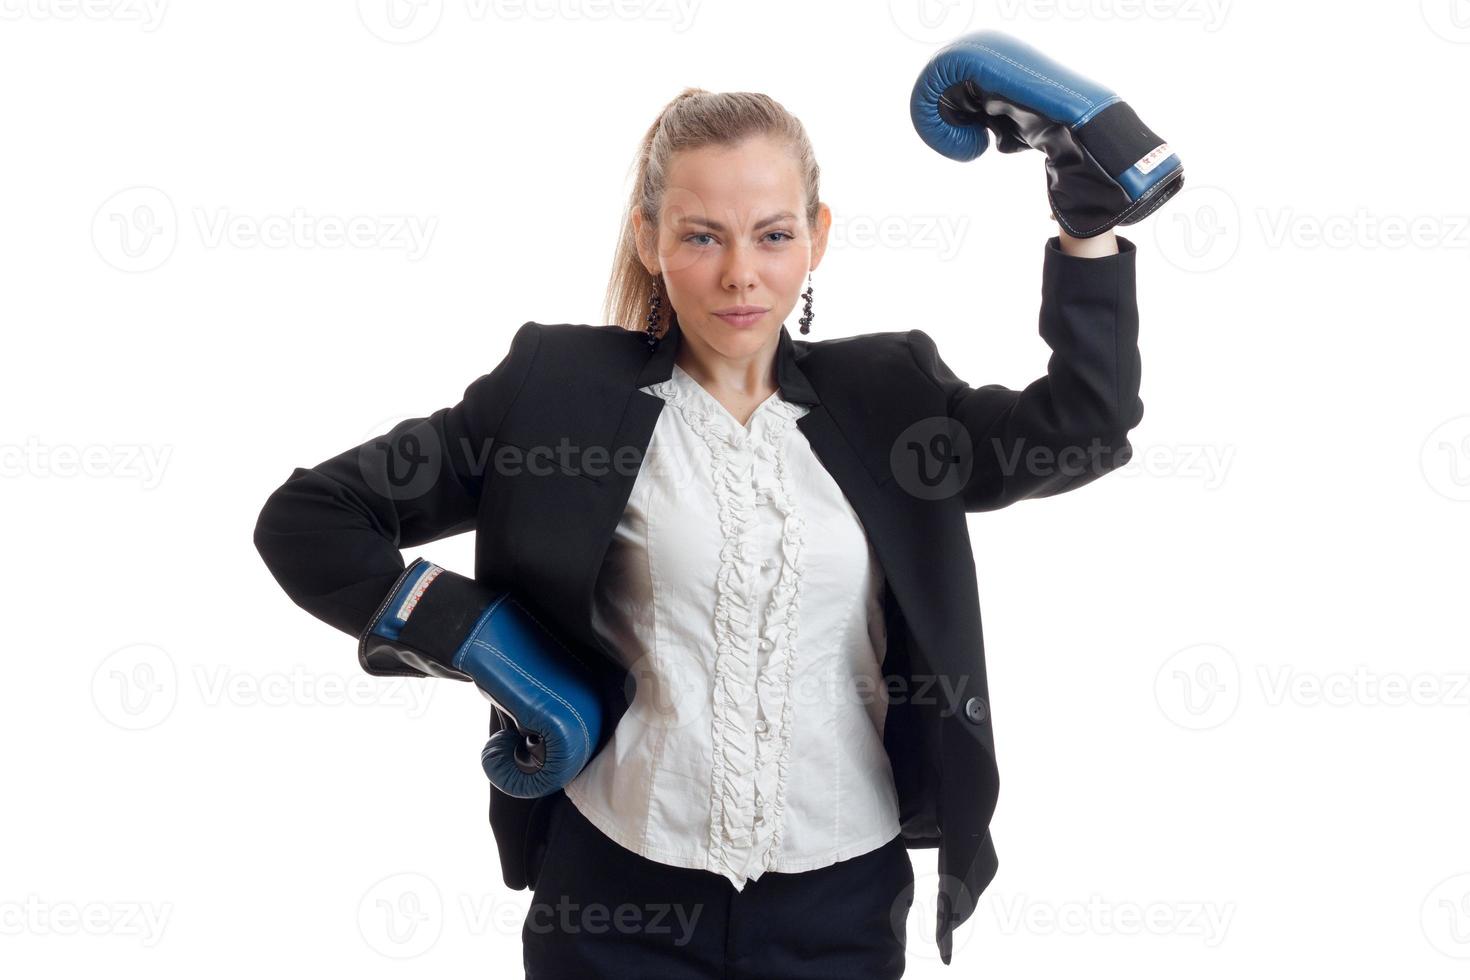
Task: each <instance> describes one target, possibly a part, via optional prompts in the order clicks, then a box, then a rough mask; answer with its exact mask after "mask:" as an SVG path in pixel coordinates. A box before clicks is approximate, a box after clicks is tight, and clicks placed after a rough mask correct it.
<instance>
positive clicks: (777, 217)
mask: <svg viewBox="0 0 1470 980" xmlns="http://www.w3.org/2000/svg"><path fill="white" fill-rule="evenodd" d="M679 220H680V222H681V223H682V224H686V225H687V224H701V225H704V226H705V227H706V228H713V229H714V230H715V231H721V232H722V231H724V230H725V226H724V225H722V224H720V223H719V222H718V221H711V220H710V219H709V218H701V217H698V216H696V215H686V216H684V217H683V218H681V219H679ZM795 220H796V215H794V214H792V213H791V212H790V211H782V212H781V213H780V214H773V215H771V216H770V217H767V218H762V219H761V220H760V221H758V222H756V227H757V228H764V227H765V226H766V225H774V224H775V223H776V222H778V221H795Z"/></svg>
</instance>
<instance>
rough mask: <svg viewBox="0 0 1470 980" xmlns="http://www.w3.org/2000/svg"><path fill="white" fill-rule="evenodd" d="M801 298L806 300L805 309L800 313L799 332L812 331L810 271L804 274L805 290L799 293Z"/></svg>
mask: <svg viewBox="0 0 1470 980" xmlns="http://www.w3.org/2000/svg"><path fill="white" fill-rule="evenodd" d="M801 298H802V299H804V300H806V309H805V310H804V311H803V312H802V314H801V332H802V333H811V332H812V274H811V273H810V272H808V273H807V274H806V292H804V293H802V294H801Z"/></svg>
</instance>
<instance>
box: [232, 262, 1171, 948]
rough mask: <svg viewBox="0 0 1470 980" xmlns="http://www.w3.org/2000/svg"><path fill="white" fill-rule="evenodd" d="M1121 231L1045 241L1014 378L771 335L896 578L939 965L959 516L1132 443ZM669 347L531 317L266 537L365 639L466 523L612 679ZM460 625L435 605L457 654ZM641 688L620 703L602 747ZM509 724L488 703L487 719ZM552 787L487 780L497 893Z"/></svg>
mask: <svg viewBox="0 0 1470 980" xmlns="http://www.w3.org/2000/svg"><path fill="white" fill-rule="evenodd" d="M1118 244H1119V249H1120V251H1119V254H1117V255H1115V256H1107V257H1103V258H1091V259H1084V258H1078V257H1075V256H1068V255H1065V254H1064V253H1063V252H1061V251H1060V248H1059V242H1058V240H1057V239H1056V238H1052V239H1051V240H1050V241H1048V242H1047V243H1046V246H1045V259H1044V263H1043V273H1042V286H1041V311H1040V330H1041V336H1042V337H1043V339H1044V340H1045V341H1046V343H1047V345H1048V346H1049V347H1050V348H1051V350H1052V355H1051V357H1050V359H1049V361H1048V365H1047V374H1046V376H1044V377H1042V378H1039V379H1038V380H1036V381H1034V382H1032V383H1031V384H1030V385H1028V386H1027V387H1026V388H1025V389H1024V390H1021V391H1015V390H1011V389H1008V388H1005V387H1003V386H1000V385H986V386H984V387H980V388H972V387H970V386H969V385H968V384H966V383H965V382H963V381H961V380H960V379H959V378H958V377H956V375H955V374H954V373H953V372H952V371H951V370H950V369H949V367H948V366H947V365H946V364H945V363H944V361H942V360H941V359H940V357H939V353H938V351H937V350H936V348H935V345H934V341H933V340H932V339H930V337H929V335H928V334H927V333H925V332H924V331H923V330H917V329H910V330H895V331H887V332H878V333H868V334H860V335H857V336H849V337H836V338H831V339H827V340H817V341H807V340H796V339H794V338H793V337H792V336H791V335H790V334H789V333H788V332H787V330H786V328H785V326H784V325H783V326H782V328H781V338H780V347H779V353H778V358H777V362H776V380H777V382H778V384H779V386H780V389H781V393H782V395H783V397H785V398H787V399H790V400H791V401H795V402H800V403H802V404H804V405H810V406H811V411H810V412H809V413H808V414H806V415H805V416H803V417H802V418H801V419H800V420H799V421H798V422H797V427H798V428H799V429H800V430H801V432H802V434H803V435H805V436H806V438H807V440H808V442H809V443H810V444H811V446H812V448H813V450H814V451H815V453H816V456H817V457H818V459H819V460H820V461H821V462H822V464H823V465H824V466H825V467H826V469H827V471H828V472H829V473H830V474H831V475H832V478H833V479H834V480H835V481H836V482H837V484H838V486H839V487H840V488H841V489H842V492H843V493H844V494H845V495H846V497H847V499H848V501H849V502H850V503H851V504H852V507H853V509H854V511H855V512H856V513H857V515H858V517H859V519H860V520H861V522H862V525H863V527H864V529H865V530H866V532H867V535H868V538H869V540H870V541H871V543H872V544H873V546H874V550H875V552H876V554H877V555H878V558H879V560H880V562H881V565H882V567H883V572H884V574H885V576H886V578H887V582H888V588H887V589H886V590H885V592H886V595H887V608H886V611H885V614H886V618H887V627H888V650H887V653H886V656H885V660H884V673H885V675H886V676H887V677H888V678H889V692H888V696H889V699H890V705H889V708H888V713H887V720H886V723H885V731H884V744H885V747H886V748H887V750H888V754H889V758H890V760H891V762H892V768H893V774H894V779H895V782H896V784H897V789H898V797H899V801H900V813H901V821H902V836H903V838H904V842H905V844H906V845H907V846H908V847H909V848H925V847H938V848H939V855H938V871H939V876H940V882H941V884H940V888H939V895H938V909H939V915H938V921H937V924H936V939H937V942H938V945H939V949H940V953H941V958H942V959H943V961H944V962H945V963H948V962H949V961H950V951H951V947H952V939H951V933H952V931H953V929H954V927H955V926H957V925H959V924H960V923H962V922H964V921H965V920H966V919H967V918H968V917H969V916H970V915H971V914H972V913H973V911H974V909H975V905H976V901H977V899H978V897H979V895H980V893H981V892H982V891H983V890H984V888H985V887H986V886H987V885H988V884H989V883H990V881H991V879H992V878H993V877H994V875H995V871H996V866H997V862H996V854H995V848H994V846H993V844H992V841H991V836H990V831H989V824H990V818H991V814H992V812H993V811H994V808H995V803H996V796H997V792H998V789H999V777H998V771H997V768H996V760H995V743H994V739H993V736H992V732H991V711H990V698H989V693H988V691H987V687H986V679H985V656H984V644H983V641H982V638H981V628H980V606H979V598H978V592H977V588H976V578H975V560H974V556H973V554H972V553H971V550H970V538H969V533H968V527H967V524H966V517H965V515H966V513H967V512H971V511H984V510H994V509H996V508H999V507H1004V506H1006V505H1008V504H1010V503H1013V502H1015V501H1017V500H1022V499H1025V498H1027V497H1045V496H1050V495H1052V494H1056V493H1061V492H1063V491H1066V490H1071V489H1074V488H1076V487H1080V486H1082V485H1084V484H1086V483H1088V482H1090V481H1091V480H1093V479H1095V478H1096V477H1098V476H1099V475H1101V474H1102V473H1105V472H1107V471H1108V470H1110V469H1113V468H1116V467H1117V466H1119V465H1121V464H1123V463H1124V462H1126V461H1127V459H1128V457H1129V454H1130V452H1131V447H1130V445H1129V442H1128V437H1127V433H1128V431H1129V430H1130V429H1132V428H1133V427H1134V426H1136V425H1137V424H1138V422H1139V420H1140V419H1141V418H1142V415H1143V403H1142V401H1141V400H1140V399H1139V397H1138V388H1139V354H1138V310H1137V304H1136V297H1135V292H1134V289H1135V285H1134V264H1135V263H1134V260H1135V254H1136V252H1135V249H1134V246H1133V243H1132V242H1129V241H1128V240H1127V239H1123V238H1120V239H1119V240H1118ZM979 321H980V317H979V316H978V315H977V316H976V321H975V322H977V323H978V322H979ZM966 328H967V329H972V327H969V326H967V327H966ZM679 344H680V333H679V330H678V328H677V326H675V327H673V328H672V329H671V330H670V332H669V333H667V334H666V335H665V337H664V339H663V340H662V341H661V342H660V344H659V345H658V348H657V349H656V350H655V351H653V352H652V353H650V352H649V350H648V348H647V346H646V343H645V336H644V333H643V332H642V331H631V330H625V329H623V328H622V327H619V326H616V325H605V326H588V325H582V324H540V323H535V322H530V323H526V324H525V325H523V326H522V327H521V328H520V329H519V330H518V331H517V332H516V334H515V337H514V339H513V340H512V342H511V346H510V351H509V353H508V354H506V356H505V358H504V359H503V360H502V361H501V362H500V363H499V364H498V365H497V366H496V367H495V368H494V369H493V370H492V371H490V373H488V374H485V375H483V376H481V377H480V378H478V379H476V380H475V381H474V382H472V383H471V384H470V385H469V387H468V388H467V389H466V390H465V392H464V398H463V400H461V401H460V402H459V403H458V404H456V405H454V406H453V407H450V408H443V409H440V410H438V411H436V412H434V413H433V414H432V415H429V416H427V417H425V418H421V419H410V420H407V421H405V422H402V423H399V424H398V425H397V426H395V427H394V428H393V429H392V431H391V432H389V433H387V434H386V435H384V436H383V437H380V438H379V439H375V440H372V441H370V442H368V443H365V444H364V445H362V446H358V447H354V448H352V449H349V450H347V451H346V452H343V453H341V454H340V455H337V456H335V457H333V458H331V459H328V460H326V461H325V462H323V463H321V464H319V465H317V466H314V467H312V468H310V469H304V468H297V469H295V470H294V471H293V472H292V473H291V475H290V477H289V478H288V479H287V480H286V482H285V483H284V484H283V485H281V486H280V488H279V489H277V490H276V491H275V492H274V493H272V494H271V496H270V498H269V499H268V500H267V501H266V503H265V506H264V508H263V509H262V510H261V513H260V518H259V521H258V523H257V526H256V529H255V545H256V547H257V549H258V550H259V552H260V554H261V557H262V558H263V559H264V560H265V562H266V565H267V566H268V567H269V569H270V571H271V573H272V574H273V575H274V577H275V578H276V580H277V581H278V582H279V584H280V586H281V587H282V588H283V589H284V590H285V591H286V593H287V594H288V595H289V596H290V597H291V599H292V600H293V601H295V602H296V603H297V604H298V605H299V606H301V607H302V608H304V609H305V610H306V611H307V612H309V613H311V614H312V615H314V616H316V617H318V618H319V619H321V620H323V621H325V622H327V623H329V624H331V625H333V626H336V627H337V628H339V629H341V630H342V631H344V632H346V633H348V634H351V635H353V636H354V637H359V638H361V637H362V634H363V632H364V629H365V627H366V625H367V624H368V623H369V622H370V621H371V620H372V619H373V617H374V615H375V613H376V612H377V610H378V608H379V607H380V604H381V603H382V602H383V601H384V599H385V597H386V596H388V595H390V594H391V593H392V591H393V587H394V585H395V583H396V582H397V580H398V578H399V576H400V575H401V574H402V573H403V572H404V568H405V562H404V558H403V555H402V554H401V553H400V549H403V548H416V547H419V546H421V545H424V544H427V543H429V542H431V541H435V540H438V539H440V538H443V537H446V536H448V535H452V534H458V533H460V532H464V531H471V530H473V531H475V532H476V540H475V570H474V581H475V582H476V583H478V584H483V586H484V587H486V588H493V589H499V588H509V589H514V590H515V591H516V593H517V594H518V596H520V597H521V598H522V599H523V600H524V601H528V602H529V603H531V604H532V605H533V606H534V607H536V608H538V609H539V611H540V612H542V613H544V614H545V615H546V616H547V617H549V618H548V619H547V620H546V621H547V622H548V623H554V624H555V628H556V629H557V630H558V631H559V632H560V634H561V635H562V636H563V637H565V638H567V639H568V641H569V642H572V643H575V644H579V645H580V646H581V648H582V649H584V650H587V651H593V653H592V654H591V658H592V660H595V661H597V662H599V663H602V664H604V666H605V667H606V668H607V669H608V671H609V676H611V677H614V678H616V679H619V680H621V678H622V677H623V676H625V675H624V674H623V673H622V668H621V666H620V665H619V661H618V660H617V658H616V656H615V655H614V653H613V651H611V650H609V649H608V648H607V647H606V646H604V645H603V643H602V641H601V640H600V638H599V637H598V636H597V634H596V633H595V632H594V630H593V628H592V621H591V609H592V590H593V585H594V582H595V580H596V576H597V573H598V571H599V569H600V566H601V563H602V559H603V555H604V553H605V551H606V549H607V547H608V544H609V542H610V540H611V538H612V535H613V532H614V530H615V528H616V526H617V524H618V521H619V519H620V517H621V516H622V513H623V509H624V507H625V505H626V503H627V500H628V497H629V493H630V491H631V490H632V487H633V481H634V478H635V477H636V475H637V472H638V466H639V464H640V463H641V461H642V458H643V454H644V452H645V450H646V449H647V447H648V444H649V440H650V438H651V436H652V434H653V429H654V423H655V422H656V421H657V419H658V417H659V412H660V411H661V410H662V409H663V407H664V402H663V400H662V399H660V398H658V397H657V396H655V395H651V394H648V393H646V392H641V391H639V390H638V389H639V388H640V387H643V386H645V385H649V384H652V383H654V382H656V381H663V380H666V379H667V378H668V377H669V376H670V374H671V373H672V371H673V365H674V361H675V356H676V354H677V352H678V349H679ZM451 619H452V617H451ZM468 626H469V624H468V623H455V622H445V623H443V624H442V625H441V626H440V627H439V628H441V629H443V630H445V631H446V633H447V634H448V635H446V636H445V637H444V638H443V639H444V640H445V641H447V642H448V643H449V647H446V648H452V645H453V643H454V642H456V641H457V640H458V638H459V637H460V636H462V635H464V633H465V632H467V631H468ZM456 630H458V631H459V632H455V631H456ZM431 645H438V644H431ZM359 658H360V661H361V666H362V668H363V669H364V670H366V671H367V672H368V673H370V674H377V675H390V674H400V675H408V676H415V677H424V676H438V677H454V678H456V679H462V680H463V679H467V678H466V677H465V675H463V674H460V673H458V672H456V671H454V670H453V669H452V668H450V667H449V666H448V662H447V659H446V658H445V657H444V656H443V655H442V652H439V653H434V652H431V653H428V654H425V655H420V656H410V655H406V654H405V655H401V656H396V657H395V656H393V655H392V654H391V651H389V650H387V649H386V648H376V649H374V650H372V651H369V649H368V646H367V645H366V644H360V646H359ZM630 697H631V688H629V689H626V690H621V693H618V694H615V695H613V699H612V701H610V705H611V709H610V710H611V715H612V717H611V718H610V723H609V724H608V725H607V726H606V730H605V733H604V738H603V743H602V744H606V741H607V738H608V737H609V736H610V734H611V731H612V728H613V727H615V724H616V720H617V718H618V717H620V716H621V711H622V710H625V709H626V707H627V703H628V700H629V699H630ZM502 723H503V720H502V719H501V718H500V717H499V712H498V711H494V710H493V709H492V718H491V731H495V730H496V729H497V728H498V727H500V725H501V724H502ZM600 747H601V746H600V745H599V748H600ZM549 799H550V798H549V797H543V798H541V799H539V800H522V799H518V798H515V797H511V796H507V795H505V794H503V793H501V792H500V791H499V790H497V789H495V788H494V787H491V793H490V825H491V827H492V829H493V832H494V835H495V841H496V846H497V848H498V851H499V856H500V863H501V869H502V873H503V876H504V878H505V883H506V885H507V886H508V887H511V888H517V889H519V888H528V887H532V886H533V885H534V879H533V876H532V873H531V872H532V871H533V869H532V868H531V867H529V864H530V862H529V861H528V858H529V857H530V855H531V848H532V846H533V844H535V843H536V842H538V841H539V839H540V838H539V835H540V834H541V832H542V831H543V830H544V816H545V809H546V808H545V803H546V802H547V801H548V800H549Z"/></svg>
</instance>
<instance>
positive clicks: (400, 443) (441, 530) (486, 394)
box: [255, 323, 539, 680]
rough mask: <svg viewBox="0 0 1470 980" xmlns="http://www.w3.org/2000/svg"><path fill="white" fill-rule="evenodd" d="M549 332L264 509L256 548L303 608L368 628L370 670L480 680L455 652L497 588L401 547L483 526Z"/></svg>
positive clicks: (314, 470)
mask: <svg viewBox="0 0 1470 980" xmlns="http://www.w3.org/2000/svg"><path fill="white" fill-rule="evenodd" d="M538 330H539V327H538V325H537V324H536V323H526V324H524V325H522V326H521V328H520V329H519V330H518V331H517V332H516V334H515V336H514V338H513V339H512V341H511V345H510V350H509V352H508V353H507V354H506V355H505V357H504V358H503V359H502V360H501V362H500V363H499V364H498V365H497V366H496V367H495V368H494V369H493V370H492V371H490V373H488V374H485V375H482V376H481V377H479V378H477V379H476V380H475V381H473V382H471V383H470V385H469V387H467V388H466V389H465V391H464V396H463V398H462V399H461V401H460V402H459V403H458V404H456V405H453V406H452V407H449V408H441V409H439V410H438V411H436V412H434V413H433V414H431V415H428V416H426V417H423V418H414V419H406V420H404V421H402V422H399V423H398V424H397V425H395V426H394V427H393V428H392V429H391V430H389V431H388V432H387V433H385V434H383V435H381V436H378V437H376V438H373V439H370V440H368V441H367V442H365V443H363V444H362V445H360V446H356V447H354V448H352V449H348V450H346V451H345V452H342V453H339V454H338V455H336V456H333V457H332V458H331V459H328V460H326V461H324V462H322V463H318V464H317V465H316V466H313V467H311V468H309V469H307V468H302V467H298V468H296V469H295V470H293V471H292V473H291V475H290V477H288V478H287V479H286V482H285V483H283V484H281V486H280V487H279V488H277V489H276V490H275V491H274V492H273V493H271V495H270V496H269V498H267V500H266V502H265V505H264V506H263V507H262V508H261V511H260V516H259V518H258V520H257V522H256V525H255V547H256V550H257V551H258V552H259V553H260V557H261V558H262V559H264V561H265V564H266V567H267V568H269V569H270V572H271V574H272V575H273V576H274V577H275V579H276V582H277V583H278V584H279V585H280V586H281V588H282V589H283V590H284V591H285V592H286V594H287V595H288V596H289V597H290V598H291V600H292V601H293V602H295V603H296V604H297V605H298V606H300V607H301V608H303V609H305V610H306V611H307V612H309V613H311V614H312V615H313V616H315V617H316V618H317V619H320V620H322V621H323V622H325V623H327V624H329V625H331V626H335V627H336V628H337V629H339V630H342V631H343V632H345V633H349V634H351V635H352V636H354V637H356V638H357V640H358V662H359V663H360V664H361V666H362V669H363V670H365V671H367V672H368V673H369V674H374V675H378V676H392V675H398V676H408V677H427V676H433V677H452V678H454V679H456V680H471V679H472V678H471V677H470V676H469V675H468V674H467V673H465V672H464V671H461V670H459V669H457V668H456V667H455V665H454V660H455V657H454V655H455V653H456V652H457V651H458V650H459V647H460V644H461V642H462V640H463V638H464V637H466V636H468V635H469V632H470V630H471V629H472V628H473V626H474V624H475V621H476V619H477V618H478V617H479V615H480V613H481V612H482V611H483V610H484V609H485V608H486V607H487V606H488V605H489V603H490V600H491V599H492V598H493V597H494V596H493V594H492V592H491V591H490V590H489V589H488V588H486V587H485V586H483V585H481V584H480V583H478V582H476V581H475V580H474V579H472V578H469V577H466V576H463V575H458V574H456V573H454V572H451V571H448V570H446V569H443V568H440V567H439V566H437V565H432V564H430V563H429V562H427V561H425V560H424V559H422V558H419V559H416V560H415V561H413V562H412V563H411V564H409V565H408V566H405V564H404V560H403V555H402V554H401V553H400V550H399V549H401V548H409V547H415V546H418V545H422V544H427V543H429V542H431V541H436V540H438V539H440V538H444V537H448V536H450V535H453V534H458V533H461V532H464V531H469V530H472V529H473V528H474V526H475V518H476V512H477V510H478V504H479V499H480V491H481V488H482V486H483V484H484V479H485V476H486V472H487V470H488V468H489V466H490V465H491V449H492V444H493V442H494V438H495V435H496V433H497V432H498V431H499V427H500V423H501V420H502V419H504V418H505V416H506V413H507V411H508V410H509V408H510V406H511V404H512V403H513V402H514V401H515V398H516V395H517V393H518V392H519V391H520V389H521V386H522V384H523V383H524V382H525V380H526V377H527V375H528V374H529V372H530V367H531V363H532V361H533V360H534V358H535V356H536V350H537V347H538V344H539V332H538Z"/></svg>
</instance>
